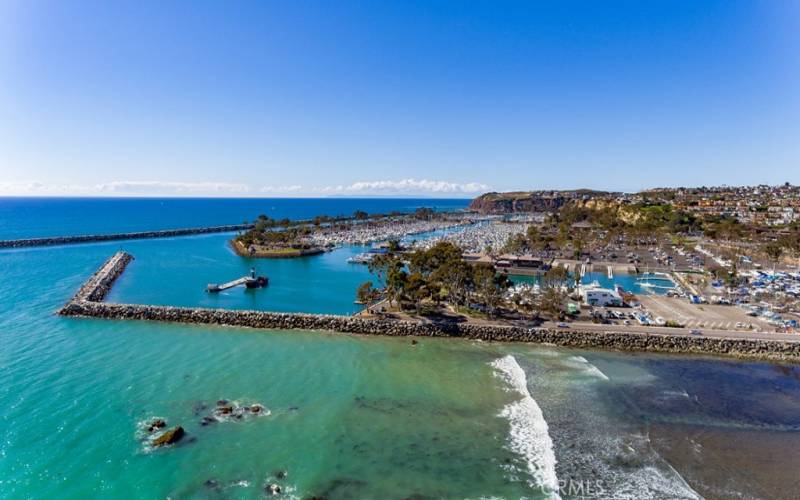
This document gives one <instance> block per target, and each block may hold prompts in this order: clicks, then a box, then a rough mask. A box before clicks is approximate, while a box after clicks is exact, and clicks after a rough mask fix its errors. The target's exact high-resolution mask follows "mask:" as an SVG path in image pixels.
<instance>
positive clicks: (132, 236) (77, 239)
mask: <svg viewBox="0 0 800 500" xmlns="http://www.w3.org/2000/svg"><path fill="white" fill-rule="evenodd" d="M252 227H253V225H252V224H234V225H228V226H211V227H191V228H183V229H164V230H159V231H139V232H130V233H112V234H84V235H78V236H52V237H47V238H27V239H20V240H0V248H24V247H43V246H53V245H70V244H75V243H92V242H98V241H115V240H141V239H148V238H170V237H173V236H191V235H195V234H211V233H232V232H234V231H244V230H247V229H251V228H252Z"/></svg>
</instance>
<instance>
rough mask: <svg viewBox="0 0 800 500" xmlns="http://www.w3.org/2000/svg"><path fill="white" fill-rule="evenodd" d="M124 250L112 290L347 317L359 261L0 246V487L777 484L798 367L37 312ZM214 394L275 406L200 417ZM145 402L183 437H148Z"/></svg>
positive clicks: (759, 487)
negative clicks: (248, 287)
mask: <svg viewBox="0 0 800 500" xmlns="http://www.w3.org/2000/svg"><path fill="white" fill-rule="evenodd" d="M120 246H122V247H123V248H125V249H126V250H128V251H130V252H131V253H133V254H134V255H135V256H136V261H135V262H134V264H133V265H132V266H131V268H130V269H129V270H127V271H126V272H125V274H123V276H122V277H121V279H120V281H119V283H118V286H117V287H116V288H115V289H114V291H113V293H112V296H111V297H110V299H111V300H125V301H131V302H140V301H152V302H156V303H162V304H182V305H194V304H202V305H210V306H224V307H257V308H265V309H283V310H298V309H302V310H310V311H317V312H340V313H342V312H344V313H346V312H348V311H349V310H350V308H351V307H352V297H353V296H352V288H351V286H350V283H358V282H360V281H362V280H363V278H364V277H365V273H366V270H365V269H364V268H363V267H361V266H350V265H348V264H345V263H343V258H344V257H346V254H347V252H351V251H357V249H345V250H342V251H340V252H341V253H336V252H334V253H331V254H326V255H324V256H320V257H319V258H312V259H308V260H307V261H299V260H297V261H259V269H260V270H263V271H264V272H265V273H267V274H269V275H270V277H272V278H273V284H272V285H271V286H270V288H269V289H267V290H261V291H257V292H255V293H252V292H251V293H248V292H245V291H244V290H237V291H234V292H232V293H231V294H230V295H220V296H219V297H214V298H212V297H209V296H208V295H207V294H206V293H205V292H204V291H203V287H204V286H205V284H206V282H208V281H215V280H222V279H225V278H228V277H229V275H230V274H233V275H238V274H240V273H241V272H242V271H243V270H246V269H247V268H249V265H250V263H248V262H246V261H244V260H243V259H240V258H239V257H237V256H235V255H233V254H231V253H230V252H229V251H228V249H227V248H226V245H225V237H224V235H214V236H202V237H192V238H183V239H173V240H147V241H137V242H122V243H119V242H116V243H108V244H96V245H82V246H68V247H58V248H42V249H27V250H13V251H2V252H0V277H2V282H3V283H4V286H3V287H2V288H0V498H53V497H57V498H75V499H78V498H87V497H102V498H164V497H171V498H261V497H263V495H264V492H263V487H264V486H265V485H266V484H268V483H271V482H276V483H278V484H280V485H281V486H282V487H283V489H284V491H285V492H288V493H289V494H290V496H294V497H298V498H308V497H310V496H320V497H325V498H408V497H410V496H416V497H430V498H442V497H447V498H480V497H492V496H493V497H503V498H520V497H528V498H545V497H553V496H554V495H553V492H552V491H550V490H548V489H547V488H546V486H547V484H548V481H549V478H556V480H557V481H558V486H562V489H561V491H560V494H561V495H560V496H562V497H564V498H569V497H580V494H579V492H578V489H577V488H579V487H580V488H583V490H581V491H583V492H584V493H586V492H587V491H591V492H592V493H593V494H592V495H589V496H588V497H608V496H611V495H617V496H618V497H619V496H621V495H627V497H628V498H691V497H693V495H695V494H696V493H695V492H698V493H700V494H702V495H704V496H707V497H709V498H728V497H730V496H732V495H734V494H739V493H742V494H744V496H745V497H747V496H748V495H750V496H756V497H762V498H785V496H782V495H781V493H782V492H783V493H785V492H787V491H789V490H780V489H775V488H774V487H773V486H774V485H779V484H781V483H782V482H785V483H786V484H789V481H788V479H787V478H781V477H774V475H775V474H778V473H779V471H780V470H782V468H785V469H787V470H789V471H791V470H793V469H792V467H793V465H795V463H794V462H792V460H793V458H792V457H796V451H793V450H796V447H797V445H798V444H800V440H798V438H797V436H798V432H799V431H800V370H798V369H797V368H794V367H785V366H777V365H770V364H758V363H739V362H732V361H724V360H715V359H701V358H685V357H674V356H672V357H668V356H642V355H628V354H618V353H605V352H586V351H575V350H566V349H556V348H551V347H546V346H533V345H500V344H486V343H480V342H469V341H462V340H456V339H441V340H430V339H421V340H420V343H419V345H417V346H412V345H411V343H410V341H409V340H408V339H388V338H378V337H357V336H350V335H343V334H333V333H321V332H282V331H250V330H244V329H231V328H214V327H207V326H203V327H201V326H188V325H170V324H158V323H144V322H126V321H102V320H89V319H75V318H61V317H58V316H56V315H54V312H55V311H56V309H57V308H58V307H59V306H60V305H61V304H62V303H63V302H64V301H66V300H67V299H68V298H69V297H70V295H72V293H74V291H75V290H76V289H77V287H78V286H79V285H80V284H81V283H82V282H83V281H84V280H85V279H86V278H87V277H88V276H89V275H90V274H91V273H92V272H94V270H95V269H96V268H97V267H98V266H99V265H100V264H101V263H102V262H103V261H104V260H105V259H106V258H107V257H108V256H109V255H111V254H112V253H113V252H114V251H115V250H117V249H118V248H119V247H120ZM262 262H263V264H262ZM284 266H285V267H286V269H282V268H283V267H284ZM304 269H305V270H304ZM291 276H294V277H295V279H294V280H292V281H290V280H289V279H288V278H289V277H291ZM214 301H216V302H214ZM520 388H521V389H520ZM220 398H224V399H229V400H234V401H239V402H241V403H256V402H257V403H261V404H263V405H264V406H266V407H267V408H269V409H270V410H271V414H270V415H269V416H264V417H258V418H249V419H246V420H243V421H230V422H220V423H217V424H213V425H210V426H202V425H200V420H201V418H202V417H203V416H205V415H207V414H208V413H209V412H210V411H211V409H212V408H213V406H214V404H215V402H216V401H217V400H218V399H220ZM156 416H157V417H162V418H165V419H166V420H167V421H168V422H169V424H170V425H178V424H180V425H182V426H183V427H185V429H186V431H187V436H186V438H185V439H184V440H183V441H182V442H181V443H180V444H179V445H177V446H174V447H171V448H167V449H160V450H155V451H153V450H151V449H149V448H148V447H147V446H146V445H145V444H144V443H143V442H142V441H141V439H140V438H141V432H140V431H141V429H140V424H141V423H142V422H143V421H146V420H148V419H150V418H152V417H156ZM715 437H717V438H718V439H716V440H715V439H712V438H715ZM731 442H735V443H736V446H735V447H734V448H730V449H725V450H724V452H723V451H721V449H722V448H721V447H723V444H720V443H731ZM740 450H741V452H740ZM737 453H739V454H740V455H741V454H744V455H746V456H745V458H742V459H737V457H738V455H737ZM762 455H764V456H767V455H770V456H774V455H776V456H779V457H781V461H780V464H778V465H781V464H782V465H783V467H780V466H776V464H775V463H773V462H769V461H768V459H767V458H764V459H763V460H761V459H759V458H757V457H760V456H762ZM553 462H554V463H553ZM744 469H746V470H748V471H750V473H749V474H744V475H743V474H736V475H732V474H731V471H732V470H744ZM279 470H286V471H288V476H287V477H286V478H283V479H278V478H277V477H276V472H277V471H279ZM732 477H735V479H731V478H732ZM209 481H212V482H211V483H208V484H210V485H211V486H212V487H209V486H208V485H207V482H209ZM569 488H572V489H571V490H570V489H569ZM587 488H590V489H589V490H587ZM770 488H772V489H770ZM776 492H777V493H776ZM583 497H584V498H586V497H587V495H584V496H583Z"/></svg>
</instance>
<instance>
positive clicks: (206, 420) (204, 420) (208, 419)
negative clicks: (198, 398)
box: [200, 417, 218, 427]
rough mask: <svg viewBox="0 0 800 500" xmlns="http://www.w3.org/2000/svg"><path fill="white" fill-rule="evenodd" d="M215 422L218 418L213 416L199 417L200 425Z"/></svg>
mask: <svg viewBox="0 0 800 500" xmlns="http://www.w3.org/2000/svg"><path fill="white" fill-rule="evenodd" d="M217 422H218V420H217V419H216V418H214V417H203V418H201V419H200V425H202V426H203V427H205V426H207V425H211V424H216V423H217Z"/></svg>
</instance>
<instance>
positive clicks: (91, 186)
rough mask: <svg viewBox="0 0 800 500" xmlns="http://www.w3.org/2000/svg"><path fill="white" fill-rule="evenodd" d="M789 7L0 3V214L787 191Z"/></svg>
mask: <svg viewBox="0 0 800 500" xmlns="http://www.w3.org/2000/svg"><path fill="white" fill-rule="evenodd" d="M799 160H800V2H796V1H788V0H787V1H785V2H784V1H779V0H765V1H755V0H754V1H741V2H740V1H696V0H692V1H678V0H671V1H650V0H648V1H629V2H614V1H608V2H606V1H603V2H600V1H584V2H574V1H541V2H536V1H525V2H479V1H474V2H448V1H439V2H437V1H432V2H411V1H399V2H390V1H380V2H368V1H364V2H346V1H342V2H298V1H289V2H280V3H279V2H266V1H265V2H217V1H207V2H203V1H193V2H176V1H158V2H150V1H136V2H128V3H127V5H125V4H123V3H122V2H103V1H98V2H74V1H67V0H64V1H52V2H47V1H27V0H20V1H16V0H6V1H3V2H0V194H43V195H44V194H74V195H215V196H309V195H310V196H326V195H359V196H360V195H396V194H404V195H429V196H462V197H468V196H472V195H473V194H475V193H476V192H482V191H486V190H489V189H491V190H515V189H540V188H575V187H590V188H600V189H613V190H638V189H643V188H647V187H653V186H678V185H719V184H755V183H771V184H775V183H782V182H785V181H789V182H793V183H800V162H799Z"/></svg>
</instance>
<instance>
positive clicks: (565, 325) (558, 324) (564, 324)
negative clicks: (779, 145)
mask: <svg viewBox="0 0 800 500" xmlns="http://www.w3.org/2000/svg"><path fill="white" fill-rule="evenodd" d="M556 326H557V327H559V328H569V325H568V324H567V323H564V322H563V321H560V322H558V323H556Z"/></svg>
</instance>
